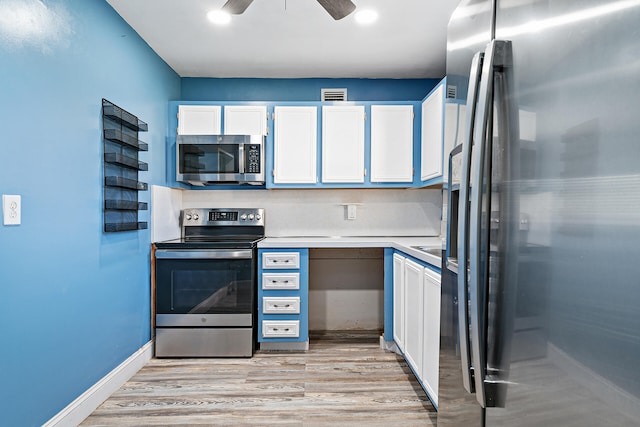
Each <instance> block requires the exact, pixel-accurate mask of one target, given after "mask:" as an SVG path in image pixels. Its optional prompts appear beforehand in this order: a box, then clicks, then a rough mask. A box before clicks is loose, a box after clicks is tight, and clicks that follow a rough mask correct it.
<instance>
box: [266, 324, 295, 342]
mask: <svg viewBox="0 0 640 427" xmlns="http://www.w3.org/2000/svg"><path fill="white" fill-rule="evenodd" d="M298 336H300V321H299V320H263V321H262V337H263V338H298Z"/></svg>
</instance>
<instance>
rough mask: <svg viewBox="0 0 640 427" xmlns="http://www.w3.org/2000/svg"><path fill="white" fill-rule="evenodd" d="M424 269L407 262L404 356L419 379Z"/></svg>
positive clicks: (421, 347) (405, 266)
mask: <svg viewBox="0 0 640 427" xmlns="http://www.w3.org/2000/svg"><path fill="white" fill-rule="evenodd" d="M423 277H424V267H422V266H421V265H420V264H418V263H416V262H413V261H411V260H410V259H408V260H406V261H405V264H404V281H405V303H404V304H405V306H404V311H405V322H404V327H405V340H404V348H405V351H404V354H405V357H406V358H407V361H408V362H409V364H410V365H411V366H412V367H413V369H414V371H415V374H416V376H417V377H418V378H421V377H422V351H423V339H422V338H423V337H422V336H423V326H424V322H423V315H422V314H423V304H424V296H423V291H424V286H423V284H422V281H423Z"/></svg>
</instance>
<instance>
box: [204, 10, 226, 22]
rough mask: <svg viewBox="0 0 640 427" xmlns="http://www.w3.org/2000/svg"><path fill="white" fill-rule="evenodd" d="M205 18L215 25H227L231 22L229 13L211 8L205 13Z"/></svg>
mask: <svg viewBox="0 0 640 427" xmlns="http://www.w3.org/2000/svg"><path fill="white" fill-rule="evenodd" d="M207 19H208V20H209V21H211V22H213V23H214V24H217V25H227V24H228V23H229V22H231V15H229V14H228V13H227V12H225V11H223V10H219V9H216V10H212V11H211V12H209V13H207Z"/></svg>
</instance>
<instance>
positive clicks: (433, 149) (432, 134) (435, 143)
mask: <svg viewBox="0 0 640 427" xmlns="http://www.w3.org/2000/svg"><path fill="white" fill-rule="evenodd" d="M455 107H456V117H455V118H454V117H452V119H455V120H454V121H453V123H456V122H457V106H455ZM454 132H455V128H454ZM443 134H444V84H441V85H440V86H438V87H437V88H436V89H435V90H434V91H433V92H431V94H430V95H429V97H428V98H427V99H425V100H424V101H423V102H422V143H421V148H422V149H421V151H422V153H421V166H420V179H421V180H422V181H425V180H427V179H431V178H436V177H439V176H442V154H443V151H442V150H443V147H442V142H443Z"/></svg>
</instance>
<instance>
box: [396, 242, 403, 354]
mask: <svg viewBox="0 0 640 427" xmlns="http://www.w3.org/2000/svg"><path fill="white" fill-rule="evenodd" d="M393 340H394V341H395V342H396V345H397V346H398V348H399V349H400V351H402V352H404V257H403V256H400V255H398V254H393Z"/></svg>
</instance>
